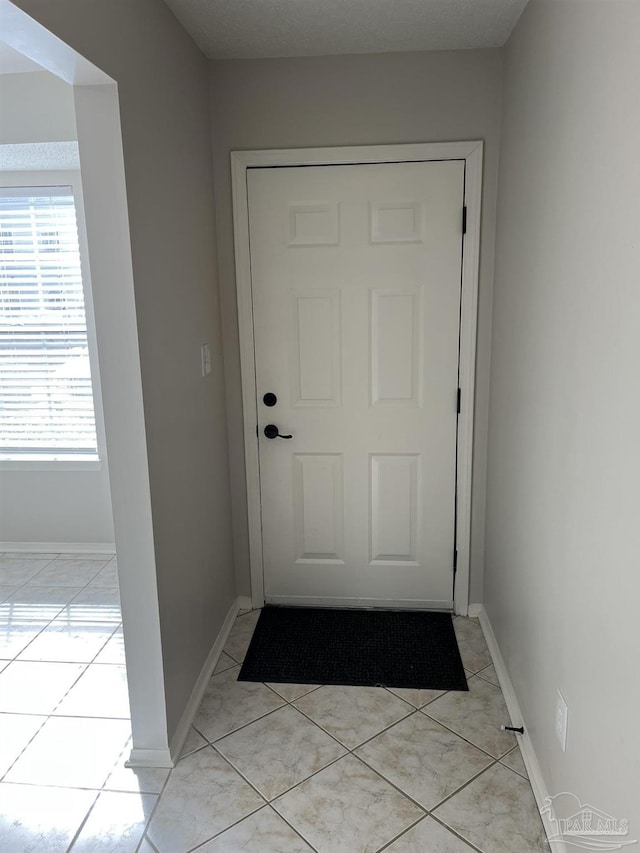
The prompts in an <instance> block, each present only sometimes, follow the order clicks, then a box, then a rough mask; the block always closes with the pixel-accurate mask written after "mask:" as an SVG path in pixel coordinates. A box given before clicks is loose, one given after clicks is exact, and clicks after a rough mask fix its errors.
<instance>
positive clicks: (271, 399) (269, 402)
mask: <svg viewBox="0 0 640 853" xmlns="http://www.w3.org/2000/svg"><path fill="white" fill-rule="evenodd" d="M262 402H263V403H264V404H265V406H275V404H276V403H277V402H278V398H277V397H276V395H275V394H273V393H272V392H271V391H267V393H266V394H265V395H264V397H263V398H262Z"/></svg>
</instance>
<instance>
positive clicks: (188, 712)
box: [157, 596, 250, 767]
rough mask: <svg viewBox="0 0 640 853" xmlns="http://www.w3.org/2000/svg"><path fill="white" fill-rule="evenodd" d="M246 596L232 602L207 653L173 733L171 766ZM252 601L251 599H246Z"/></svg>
mask: <svg viewBox="0 0 640 853" xmlns="http://www.w3.org/2000/svg"><path fill="white" fill-rule="evenodd" d="M244 600H245V598H244V596H238V597H237V598H236V599H235V600H234V601H233V603H232V605H231V607H230V608H229V612H228V613H227V615H226V617H225V620H224V622H223V623H222V628H220V631H219V633H218V636H217V637H216V639H215V642H214V644H213V646H212V647H211V651H210V652H209V654H208V655H207V659H206V661H205V662H204V666H203V667H202V669H201V670H200V675H199V676H198V679H197V681H196V683H195V685H194V687H193V690H192V691H191V696H190V697H189V701H188V702H187V704H186V707H185V709H184V711H183V712H182V716H181V717H180V722H179V723H178V725H177V726H176V730H175V732H174V733H173V737H172V738H171V742H170V744H169V753H170V761H171V764H170V765H169V766H170V767H175V765H176V763H177V761H178V758H179V757H180V753H181V752H182V747H183V746H184V742H185V740H186V739H187V735H188V734H189V729H190V728H191V723H192V722H193V718H194V717H195V715H196V713H197V711H198V708H199V707H200V703H201V702H202V697H203V696H204V692H205V690H206V689H207V684H208V683H209V679H210V678H211V674H212V673H213V670H214V669H215V666H216V664H217V663H218V660H219V658H220V655H221V654H222V650H223V649H224V647H225V645H226V643H227V639H228V637H229V634H230V632H231V629H232V628H233V623H234V622H235V618H236V616H237V615H238V610H239V609H240V606H241V604H242V602H244ZM246 600H247V601H250V599H248V598H247V599H246ZM157 766H165V765H157Z"/></svg>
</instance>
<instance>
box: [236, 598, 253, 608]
mask: <svg viewBox="0 0 640 853" xmlns="http://www.w3.org/2000/svg"><path fill="white" fill-rule="evenodd" d="M238 610H253V601H252V600H251V596H250V595H239V596H238Z"/></svg>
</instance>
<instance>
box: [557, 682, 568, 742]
mask: <svg viewBox="0 0 640 853" xmlns="http://www.w3.org/2000/svg"><path fill="white" fill-rule="evenodd" d="M568 722H569V709H568V708H567V703H566V702H565V699H564V696H563V695H562V693H560V691H559V690H558V700H557V703H556V737H557V738H558V741H559V742H560V746H561V747H562V751H563V752H565V750H566V748H567V724H568Z"/></svg>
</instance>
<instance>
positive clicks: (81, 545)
mask: <svg viewBox="0 0 640 853" xmlns="http://www.w3.org/2000/svg"><path fill="white" fill-rule="evenodd" d="M8 551H15V552H16V553H20V552H21V551H26V552H31V553H33V554H111V555H113V554H115V553H116V546H115V545H114V544H113V542H0V552H8Z"/></svg>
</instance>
